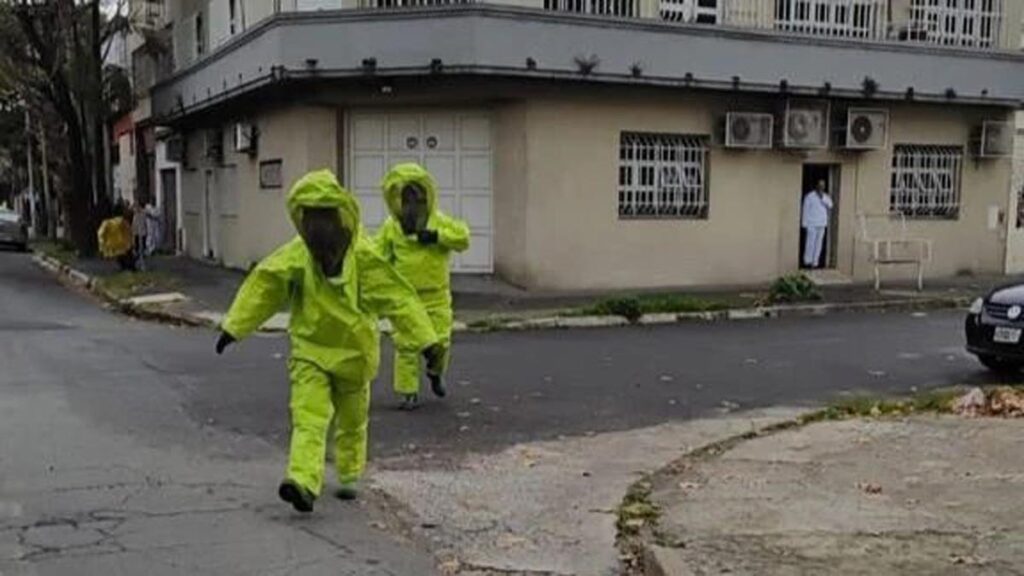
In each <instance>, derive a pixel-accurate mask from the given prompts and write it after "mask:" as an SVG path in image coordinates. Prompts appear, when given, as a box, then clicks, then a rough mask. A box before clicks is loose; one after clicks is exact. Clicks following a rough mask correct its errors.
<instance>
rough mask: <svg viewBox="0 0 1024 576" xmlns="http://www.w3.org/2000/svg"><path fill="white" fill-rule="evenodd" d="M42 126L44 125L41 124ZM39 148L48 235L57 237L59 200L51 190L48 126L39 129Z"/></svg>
mask: <svg viewBox="0 0 1024 576" xmlns="http://www.w3.org/2000/svg"><path fill="white" fill-rule="evenodd" d="M40 124H42V123H40ZM39 148H40V152H41V153H42V156H43V201H44V202H45V203H46V235H47V236H48V237H49V238H51V239H53V238H56V237H57V199H56V198H54V196H53V194H51V190H50V155H49V152H48V150H47V146H46V126H45V124H44V125H42V126H40V129H39Z"/></svg>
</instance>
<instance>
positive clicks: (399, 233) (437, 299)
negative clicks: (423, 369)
mask: <svg viewBox="0 0 1024 576" xmlns="http://www.w3.org/2000/svg"><path fill="white" fill-rule="evenodd" d="M381 190H382V193H383V194H384V201H385V203H386V204H387V207H388V212H389V213H390V215H389V216H388V218H387V219H386V220H385V221H384V223H383V224H382V225H381V227H380V229H379V230H378V231H377V236H376V240H377V246H378V247H379V248H380V251H381V253H382V254H383V255H384V258H386V259H387V260H388V261H389V262H391V263H392V264H394V266H395V269H396V270H398V273H399V274H401V275H402V276H403V277H404V278H405V279H406V280H408V281H409V283H410V284H412V285H413V287H414V288H416V292H417V294H418V295H419V298H420V301H421V302H422V303H423V305H424V306H425V307H426V309H427V313H428V314H430V319H431V321H432V322H433V324H434V331H435V332H436V333H437V336H438V338H440V343H441V350H442V351H443V357H442V360H441V363H440V368H441V370H439V371H438V370H431V369H429V367H428V370H427V377H428V379H429V380H430V386H431V389H432V390H433V392H434V394H435V395H436V396H438V397H441V398H443V397H444V396H445V395H446V394H447V391H446V389H445V385H444V379H443V372H444V371H445V370H447V367H448V362H449V359H450V357H451V334H452V320H453V313H452V294H451V274H450V270H449V267H450V261H451V254H452V252H463V251H465V250H466V249H468V248H469V226H467V225H466V223H465V222H463V221H462V220H458V219H455V218H452V217H451V216H448V215H447V214H445V213H444V212H441V210H439V209H438V208H437V183H436V182H435V181H434V178H433V177H432V176H431V175H430V173H429V172H427V170H426V169H425V168H423V167H422V166H420V165H419V164H412V163H409V164H398V165H396V166H395V167H394V168H392V169H391V170H390V171H389V172H388V173H387V174H386V175H385V176H384V179H383V181H382V182H381ZM401 330H402V329H401V327H397V326H396V327H395V333H396V334H397V335H398V336H402V334H401ZM406 342H408V338H396V339H395V365H394V370H395V375H394V387H395V392H396V393H398V394H399V395H400V396H401V398H402V405H401V407H402V408H403V409H406V410H411V409H413V408H415V407H416V406H417V405H418V402H419V390H420V355H419V354H418V353H417V350H416V349H415V348H410V347H409V346H408V345H406Z"/></svg>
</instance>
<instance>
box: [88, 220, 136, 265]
mask: <svg viewBox="0 0 1024 576" xmlns="http://www.w3.org/2000/svg"><path fill="white" fill-rule="evenodd" d="M126 212H127V210H126V209H125V208H124V207H123V206H119V207H118V209H117V210H116V211H115V216H114V217H112V218H107V219H106V220H104V221H103V223H101V224H100V228H99V230H97V231H96V238H97V240H98V241H99V248H100V254H101V255H102V256H103V257H104V258H110V259H114V260H117V263H118V265H119V266H120V267H121V269H122V270H133V269H134V268H135V262H134V258H132V226H131V223H130V221H129V219H128V217H127V215H126Z"/></svg>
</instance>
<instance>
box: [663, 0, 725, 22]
mask: <svg viewBox="0 0 1024 576" xmlns="http://www.w3.org/2000/svg"><path fill="white" fill-rule="evenodd" d="M719 9H720V6H719V1H718V0H661V1H660V2H659V3H658V12H659V14H660V15H661V19H662V20H667V21H669V22H685V23H697V24H718V23H719V22H720V21H721V15H720V13H719Z"/></svg>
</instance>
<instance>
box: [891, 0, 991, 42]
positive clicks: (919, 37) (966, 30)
mask: <svg viewBox="0 0 1024 576" xmlns="http://www.w3.org/2000/svg"><path fill="white" fill-rule="evenodd" d="M910 21H911V26H912V28H913V30H914V32H915V34H913V36H912V37H911V38H910V39H912V40H916V41H919V42H926V43H929V44H940V45H943V46H963V47H968V48H991V47H993V46H996V45H998V43H999V32H1000V29H1001V28H1002V24H1003V2H1002V0H913V3H912V4H911V6H910Z"/></svg>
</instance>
